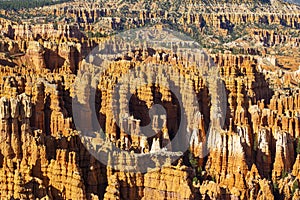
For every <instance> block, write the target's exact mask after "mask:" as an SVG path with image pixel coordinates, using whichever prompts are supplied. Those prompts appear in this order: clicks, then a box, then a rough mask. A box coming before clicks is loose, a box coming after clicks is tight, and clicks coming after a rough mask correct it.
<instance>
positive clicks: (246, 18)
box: [0, 0, 300, 200]
mask: <svg viewBox="0 0 300 200" xmlns="http://www.w3.org/2000/svg"><path fill="white" fill-rule="evenodd" d="M225 2H226V3H227V4H226V6H225V4H224V3H225ZM201 3H202V4H201ZM190 4H194V5H193V6H191V5H190ZM0 12H1V14H3V15H5V16H7V17H10V18H12V19H16V20H18V19H22V20H24V21H22V22H23V23H17V22H15V21H13V20H9V19H3V18H0V26H1V37H0V197H1V199H2V198H3V199H8V198H9V199H10V198H14V199H37V198H39V199H144V200H148V199H170V200H171V199H280V198H281V199H299V197H300V191H299V184H300V156H299V153H300V138H299V137H300V136H299V134H300V89H299V83H300V68H299V62H300V60H299V59H298V57H299V52H300V51H299V48H300V47H299V45H300V32H299V28H300V9H299V7H297V6H295V5H292V4H287V3H283V2H282V1H242V0H241V1H238V0H236V1H222V2H221V1H205V0H203V1H197V2H194V1H171V2H170V3H168V2H166V1H151V2H148V3H147V1H134V2H132V3H131V4H129V3H128V2H127V1H124V2H123V1H122V2H119V3H118V4H117V3H116V2H111V1H107V2H106V1H105V2H101V3H92V2H86V3H85V4H83V3H82V1H75V2H72V3H65V4H57V5H55V6H50V7H43V8H41V9H30V10H27V11H19V12H18V13H17V12H16V11H3V10H1V11H0ZM24 12H27V13H28V14H30V15H32V20H33V21H32V22H30V21H29V22H27V23H26V19H25V16H24V15H23V14H24ZM45 15H49V16H50V15H53V19H52V18H49V19H48V20H49V22H48V23H45V20H44V21H41V20H42V19H41V18H40V17H41V16H45ZM61 17H62V18H61ZM23 18H24V19H23ZM54 21H56V23H54ZM157 22H160V23H161V24H163V23H167V24H169V25H168V26H169V27H170V28H174V29H175V28H176V29H179V30H180V31H183V32H185V33H187V34H189V35H190V36H192V37H193V38H195V39H196V40H197V41H199V43H201V44H202V45H203V48H204V50H205V51H207V52H208V54H209V55H210V57H211V58H212V60H213V61H214V63H215V65H216V66H217V67H218V68H217V69H218V72H219V74H220V76H221V79H220V80H218V81H219V82H218V83H220V84H222V85H224V87H225V90H226V94H225V96H226V102H225V106H226V113H225V116H226V117H225V123H224V125H222V126H221V125H220V122H219V121H217V120H214V118H213V116H214V115H215V112H217V110H218V109H219V107H218V106H216V104H217V103H219V101H220V99H218V98H217V97H218V96H219V95H220V87H219V85H218V84H214V82H210V81H206V79H205V76H203V74H202V73H200V70H199V69H198V68H196V67H195V66H193V64H192V63H189V64H187V63H186V62H185V60H184V53H187V52H184V53H178V52H176V50H175V49H173V51H171V50H162V49H155V48H147V46H144V45H140V47H138V48H132V49H127V51H126V52H123V54H124V55H120V56H119V57H118V58H117V59H115V60H114V61H112V62H111V63H110V64H109V65H104V64H103V66H102V67H105V69H106V71H105V73H104V75H105V76H101V78H100V77H99V80H98V82H93V83H92V84H93V86H95V87H94V88H93V89H94V90H95V91H94V92H95V102H94V107H95V110H96V117H95V118H96V119H94V118H93V117H92V115H91V113H90V108H89V107H88V106H89V104H88V103H87V102H89V95H90V94H91V92H92V91H91V89H90V88H89V87H87V85H88V84H90V81H91V80H90V79H91V77H92V75H93V73H94V72H90V73H82V71H84V70H86V69H85V67H86V66H85V64H86V60H84V58H85V57H86V56H87V55H88V54H89V53H90V52H91V51H92V50H93V49H94V48H95V47H97V46H98V45H99V46H101V45H104V43H105V42H107V41H109V42H111V43H110V44H111V49H112V50H114V49H120V48H122V47H124V46H122V45H123V44H116V43H114V42H113V39H112V37H104V36H106V35H108V34H111V33H117V32H119V31H120V30H123V29H131V28H137V27H140V26H145V25H151V24H154V23H157ZM161 26H164V25H161ZM166 26H167V25H166ZM167 39H168V38H167ZM169 39H170V38H169ZM126 48H127V47H126ZM187 54H188V53H187ZM187 56H190V55H189V54H188V55H187ZM163 66H168V67H167V68H163ZM132 69H143V70H144V71H146V72H147V73H145V74H143V76H141V77H139V75H140V74H139V73H136V74H133V75H132V76H126V74H128V72H129V71H130V70H132ZM162 69H164V70H165V71H163V70H162ZM154 72H155V73H154ZM177 72H179V75H178V73H177ZM216 73H217V71H216ZM153 74H155V76H153ZM163 74H166V75H165V76H162V75H163ZM168 76H169V77H172V78H173V79H172V80H173V82H174V84H175V83H176V84H175V85H177V86H178V87H179V88H184V89H182V90H180V92H181V94H182V96H183V97H184V98H182V99H178V98H177V97H176V95H175V94H174V93H172V91H170V90H169V89H168V88H165V87H159V86H157V85H153V84H149V85H146V86H144V87H141V88H139V89H136V90H134V91H132V88H130V86H129V84H128V87H127V85H125V86H126V87H125V86H124V85H123V86H124V87H122V88H121V89H120V91H121V94H120V95H119V96H116V95H115V93H114V91H113V89H114V87H115V85H117V83H120V82H121V81H122V79H123V81H124V82H125V83H129V82H132V81H133V80H134V78H136V77H138V78H139V80H140V81H141V82H143V81H146V80H148V79H150V78H153V77H155V78H157V80H159V81H160V83H164V84H166V80H165V79H166V78H167V77H168ZM182 77H184V78H186V79H187V80H189V81H188V82H183V81H182ZM136 84H137V83H136ZM189 88H192V92H191V91H190V90H188V89H189ZM129 93H130V94H133V95H132V96H131V97H130V98H128V97H127V96H126V94H129ZM194 96H195V97H196V99H195V101H193V97H194ZM116 97H117V98H116ZM72 99H73V100H74V99H75V100H76V101H77V102H78V103H80V104H83V105H87V107H84V109H82V110H80V111H78V113H79V114H78V113H74V110H73V109H72ZM127 103H128V105H129V107H128V110H127V109H125V107H126V105H127ZM181 103H182V104H181ZM153 104H156V105H159V106H157V107H153ZM181 105H183V106H184V108H185V112H184V113H181V110H180V106H181ZM195 107H199V110H196V109H195ZM122 108H123V109H122ZM161 110H163V111H164V112H161ZM115 113H120V116H122V118H116V114H115ZM75 114H76V115H78V116H74V115H75ZM182 116H184V119H186V123H185V124H184V128H183V129H182V130H181V131H182V132H183V133H184V134H183V135H184V136H189V137H181V138H180V140H178V141H177V142H174V143H172V145H170V141H173V140H174V138H175V137H176V133H177V132H178V130H179V127H180V126H179V125H180V123H181V122H182V121H183V118H182ZM75 117H80V119H82V121H84V122H85V124H84V125H85V126H86V127H97V126H95V123H97V124H98V123H99V124H100V126H101V128H102V129H103V130H104V133H105V137H104V138H101V137H100V136H99V134H98V132H97V131H98V130H95V132H93V133H90V134H91V135H89V136H90V137H86V138H82V137H81V136H82V134H81V133H80V132H79V131H78V130H77V129H76V128H78V127H76V124H75V123H74V118H75ZM117 117H119V116H117ZM116 119H117V120H116ZM120 119H121V120H120ZM118 120H119V121H118ZM211 124H212V126H210V125H211ZM102 142H105V144H106V145H104V146H101V145H99V144H101V143H102ZM183 143H184V144H189V148H188V150H187V151H186V152H183V154H179V152H177V151H176V149H177V148H178V147H179V146H180V145H181V144H183ZM87 144H88V145H87ZM91 149H94V150H95V151H94V152H92V151H91ZM116 149H117V150H116ZM121 150H122V151H121ZM171 151H174V152H171ZM95 152H96V154H95ZM103 152H104V153H105V154H101V155H105V156H106V157H105V159H106V160H107V163H105V164H103V163H102V162H100V161H99V160H98V158H97V153H99V154H100V153H103ZM134 153H136V154H137V155H138V156H137V157H135V156H133V155H134ZM178 155H181V156H180V158H179V159H177V160H175V161H174V162H172V159H173V158H174V157H176V158H177V157H178ZM142 167H144V168H147V167H148V168H151V169H152V170H149V171H146V172H145V173H140V172H138V171H139V170H140V171H142V169H141V168H142Z"/></svg>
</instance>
